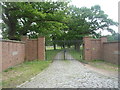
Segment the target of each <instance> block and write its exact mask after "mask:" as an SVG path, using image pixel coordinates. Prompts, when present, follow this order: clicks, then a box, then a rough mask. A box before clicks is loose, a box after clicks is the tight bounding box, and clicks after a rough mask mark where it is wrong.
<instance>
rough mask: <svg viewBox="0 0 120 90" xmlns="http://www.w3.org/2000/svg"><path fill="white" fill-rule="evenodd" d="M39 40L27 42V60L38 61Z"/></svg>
mask: <svg viewBox="0 0 120 90" xmlns="http://www.w3.org/2000/svg"><path fill="white" fill-rule="evenodd" d="M37 42H38V40H27V41H26V45H25V47H26V48H25V50H26V52H25V54H26V55H25V60H35V59H37V57H38V56H37V49H38V45H37Z"/></svg>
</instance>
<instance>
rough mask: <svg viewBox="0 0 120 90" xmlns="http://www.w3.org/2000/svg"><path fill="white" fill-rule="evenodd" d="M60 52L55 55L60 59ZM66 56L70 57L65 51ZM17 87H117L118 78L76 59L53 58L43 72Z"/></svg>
mask: <svg viewBox="0 0 120 90" xmlns="http://www.w3.org/2000/svg"><path fill="white" fill-rule="evenodd" d="M61 54H62V52H60V53H58V54H57V55H56V57H55V58H56V59H58V58H59V59H60V56H61ZM66 54H67V56H68V58H72V57H71V56H70V55H69V54H68V53H66ZM18 87H19V88H118V79H117V78H113V77H107V76H104V75H102V74H99V73H97V72H94V71H92V70H89V68H86V67H85V66H84V65H83V64H82V63H80V62H78V61H76V60H54V62H53V63H52V64H51V65H50V66H49V67H48V68H47V69H45V70H43V72H41V73H40V74H38V75H37V76H35V77H34V78H32V79H31V80H30V81H29V82H28V81H27V82H25V83H23V84H21V85H20V86H18Z"/></svg>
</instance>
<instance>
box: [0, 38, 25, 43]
mask: <svg viewBox="0 0 120 90" xmlns="http://www.w3.org/2000/svg"><path fill="white" fill-rule="evenodd" d="M0 42H12V43H22V44H25V42H23V41H15V40H6V39H0Z"/></svg>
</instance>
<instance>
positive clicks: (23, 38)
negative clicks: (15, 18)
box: [21, 36, 29, 42]
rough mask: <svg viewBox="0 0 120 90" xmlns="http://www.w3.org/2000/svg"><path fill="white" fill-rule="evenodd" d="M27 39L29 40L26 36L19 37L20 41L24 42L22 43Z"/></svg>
mask: <svg viewBox="0 0 120 90" xmlns="http://www.w3.org/2000/svg"><path fill="white" fill-rule="evenodd" d="M28 39H29V38H28V37H27V36H22V37H21V41H24V42H26V41H27V40H28Z"/></svg>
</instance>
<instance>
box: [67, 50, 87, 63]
mask: <svg viewBox="0 0 120 90" xmlns="http://www.w3.org/2000/svg"><path fill="white" fill-rule="evenodd" d="M69 54H70V55H71V56H72V57H73V58H75V59H76V60H78V61H80V62H82V63H87V61H85V60H83V57H82V51H79V52H78V51H76V50H70V51H69Z"/></svg>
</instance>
